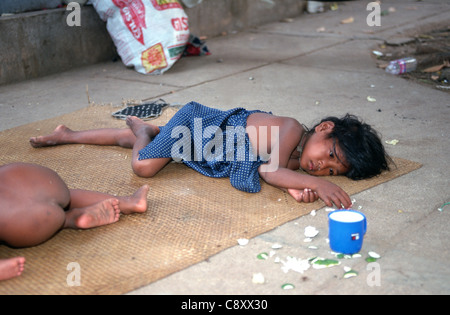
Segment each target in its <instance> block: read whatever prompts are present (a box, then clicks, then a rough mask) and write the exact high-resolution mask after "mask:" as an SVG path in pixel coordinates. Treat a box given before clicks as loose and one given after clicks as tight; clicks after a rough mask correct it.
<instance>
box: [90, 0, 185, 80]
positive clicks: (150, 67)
mask: <svg viewBox="0 0 450 315" xmlns="http://www.w3.org/2000/svg"><path fill="white" fill-rule="evenodd" d="M91 3H92V4H93V5H94V8H95V10H96V11H97V13H98V14H99V16H100V18H101V19H102V20H103V21H105V22H106V23H107V24H106V28H107V29H108V32H109V34H110V35H111V37H112V39H113V41H114V44H115V46H116V48H117V52H118V53H119V55H120V57H121V58H122V61H123V63H124V64H125V65H126V66H128V67H131V66H132V67H134V68H135V69H136V71H138V72H139V73H143V74H162V73H164V72H165V71H167V70H168V69H170V67H172V65H173V64H174V63H175V62H176V61H177V60H178V59H179V58H180V57H181V56H182V54H183V51H184V49H185V46H186V44H187V42H188V40H189V23H188V17H187V15H186V13H185V12H184V10H183V7H182V6H181V4H180V3H179V2H178V1H177V0H91Z"/></svg>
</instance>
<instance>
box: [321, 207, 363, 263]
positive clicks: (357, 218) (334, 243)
mask: <svg viewBox="0 0 450 315" xmlns="http://www.w3.org/2000/svg"><path fill="white" fill-rule="evenodd" d="M328 228H329V231H328V238H329V239H330V247H331V250H332V251H334V252H337V253H342V254H348V255H352V254H355V253H358V252H359V251H360V250H361V248H362V244H363V240H364V235H365V234H366V231H367V219H366V216H365V215H364V214H362V213H361V212H358V211H354V210H336V211H333V212H331V213H329V214H328Z"/></svg>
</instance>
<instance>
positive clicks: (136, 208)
mask: <svg viewBox="0 0 450 315" xmlns="http://www.w3.org/2000/svg"><path fill="white" fill-rule="evenodd" d="M148 191H149V186H148V185H144V186H142V187H141V188H139V189H138V190H137V191H136V192H135V193H134V194H133V195H132V196H120V197H114V196H111V195H108V194H104V193H100V192H93V191H86V190H80V189H71V190H70V209H77V208H78V209H79V208H85V207H88V206H90V205H93V204H98V203H100V202H102V201H104V200H107V199H110V198H115V199H117V200H119V206H120V211H121V213H122V214H132V213H144V212H145V211H147V194H148Z"/></svg>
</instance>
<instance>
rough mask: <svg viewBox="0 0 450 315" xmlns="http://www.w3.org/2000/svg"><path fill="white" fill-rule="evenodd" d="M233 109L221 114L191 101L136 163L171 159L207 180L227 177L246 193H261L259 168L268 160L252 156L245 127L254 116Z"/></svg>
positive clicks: (162, 130)
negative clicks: (147, 160) (207, 177)
mask: <svg viewBox="0 0 450 315" xmlns="http://www.w3.org/2000/svg"><path fill="white" fill-rule="evenodd" d="M256 112H261V111H257V110H256V111H248V110H245V109H243V108H235V109H231V110H227V111H222V110H218V109H214V108H209V107H206V106H203V105H201V104H198V103H196V102H190V103H188V104H186V105H185V106H183V107H182V108H181V109H180V110H179V111H178V112H177V113H176V114H175V115H174V116H173V117H172V119H170V121H169V122H168V123H167V124H166V125H165V126H163V127H160V133H159V134H158V135H157V136H156V137H155V138H154V139H153V140H152V142H150V143H149V144H148V145H147V146H146V147H145V148H144V149H142V150H141V151H139V160H145V159H153V158H172V159H174V160H175V161H182V162H183V163H184V164H186V165H187V166H189V167H190V168H192V169H194V170H196V171H197V172H199V173H201V174H203V175H205V176H209V177H215V178H219V177H230V182H231V185H232V186H233V187H235V188H237V189H239V190H241V191H245V192H252V193H253V192H259V191H260V190H261V184H260V178H259V173H258V168H259V166H261V165H262V164H264V163H266V162H267V161H263V160H261V158H260V157H259V156H255V154H254V153H253V149H252V145H251V143H250V139H249V138H248V135H247V133H246V132H245V128H246V127H247V118H248V116H250V115H251V114H253V113H256Z"/></svg>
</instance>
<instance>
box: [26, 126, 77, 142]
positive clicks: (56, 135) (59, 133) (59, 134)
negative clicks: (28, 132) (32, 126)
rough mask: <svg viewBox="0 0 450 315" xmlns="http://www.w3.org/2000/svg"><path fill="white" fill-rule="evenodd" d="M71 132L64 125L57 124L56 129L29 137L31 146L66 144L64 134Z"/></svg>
mask: <svg viewBox="0 0 450 315" xmlns="http://www.w3.org/2000/svg"><path fill="white" fill-rule="evenodd" d="M71 132H73V131H72V130H70V129H69V128H67V127H66V126H64V125H59V126H58V127H56V129H55V130H54V131H53V132H52V133H51V134H49V135H47V136H41V137H33V138H31V139H30V144H31V146H32V147H33V148H42V147H49V146H54V145H59V144H66V140H65V136H66V135H67V134H69V133H71Z"/></svg>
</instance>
